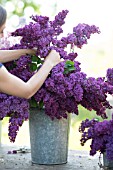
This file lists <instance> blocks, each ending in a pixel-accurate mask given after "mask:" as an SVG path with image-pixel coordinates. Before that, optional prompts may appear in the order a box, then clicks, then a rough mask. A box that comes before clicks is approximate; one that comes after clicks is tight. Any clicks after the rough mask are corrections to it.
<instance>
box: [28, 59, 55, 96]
mask: <svg viewBox="0 0 113 170" xmlns="http://www.w3.org/2000/svg"><path fill="white" fill-rule="evenodd" d="M52 68H53V65H52V63H50V62H49V61H46V62H45V63H44V64H43V65H42V67H41V68H40V70H39V71H38V72H37V73H36V74H35V75H34V76H32V77H31V78H30V79H29V80H28V82H27V87H29V90H28V91H29V92H30V93H29V95H28V96H27V98H30V97H31V96H33V95H34V94H35V93H36V92H37V91H38V90H39V89H40V87H41V86H42V84H43V83H44V81H45V80H46V78H47V76H48V74H49V72H50V71H51V69H52Z"/></svg>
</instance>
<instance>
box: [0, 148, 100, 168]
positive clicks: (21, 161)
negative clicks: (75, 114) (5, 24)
mask: <svg viewBox="0 0 113 170" xmlns="http://www.w3.org/2000/svg"><path fill="white" fill-rule="evenodd" d="M19 149H20V148H19V147H17V146H14V147H11V146H4V145H2V147H1V148H0V170H8V169H11V170H100V168H99V166H98V163H99V155H98V154H97V155H95V156H94V157H91V156H89V152H87V151H76V150H70V151H69V152H68V162H67V163H66V164H62V165H51V166H49V165H47V166H46V165H37V164H32V162H31V153H30V150H29V149H26V152H25V153H20V152H18V153H17V154H7V152H8V151H13V150H19ZM27 151H28V152H27Z"/></svg>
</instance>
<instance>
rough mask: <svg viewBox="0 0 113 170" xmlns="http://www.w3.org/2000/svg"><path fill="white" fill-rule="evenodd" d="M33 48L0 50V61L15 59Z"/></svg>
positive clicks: (30, 51)
mask: <svg viewBox="0 0 113 170" xmlns="http://www.w3.org/2000/svg"><path fill="white" fill-rule="evenodd" d="M32 53H33V50H29V49H18V50H0V62H1V63H5V62H8V61H12V60H16V59H18V58H20V56H22V55H26V54H32Z"/></svg>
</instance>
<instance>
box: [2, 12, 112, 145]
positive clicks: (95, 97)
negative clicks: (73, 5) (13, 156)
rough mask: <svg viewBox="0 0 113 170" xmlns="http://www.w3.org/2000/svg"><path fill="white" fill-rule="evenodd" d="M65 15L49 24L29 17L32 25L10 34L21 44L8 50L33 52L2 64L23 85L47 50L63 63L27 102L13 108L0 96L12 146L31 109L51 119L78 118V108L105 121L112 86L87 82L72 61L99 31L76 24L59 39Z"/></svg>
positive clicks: (40, 17) (43, 18)
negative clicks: (22, 81) (23, 49)
mask: <svg viewBox="0 0 113 170" xmlns="http://www.w3.org/2000/svg"><path fill="white" fill-rule="evenodd" d="M67 13H68V11H67V10H63V11H62V12H60V13H59V14H58V15H56V16H55V19H54V21H50V20H49V18H48V17H46V16H45V17H44V16H37V15H36V16H32V17H31V18H32V20H33V22H30V23H29V25H25V26H24V27H23V28H19V29H17V30H16V31H15V32H13V33H12V36H15V37H18V36H19V37H21V40H20V43H19V44H15V45H13V46H12V47H10V48H9V49H19V48H36V49H37V55H36V56H29V55H26V56H22V57H21V58H20V59H18V60H16V61H13V62H9V63H6V64H5V65H6V67H7V69H8V70H9V71H10V72H11V73H12V74H14V75H16V76H18V77H20V78H21V79H22V80H24V81H27V80H28V79H29V78H30V77H31V76H32V75H33V74H34V73H35V71H37V70H38V69H39V68H40V67H41V66H42V63H43V60H44V58H45V57H46V56H47V55H48V53H49V52H50V50H51V49H55V50H56V51H58V52H59V54H60V56H61V58H63V62H61V63H60V64H58V65H57V66H55V67H54V68H53V69H52V71H51V72H50V74H49V75H48V78H47V79H46V81H45V83H44V84H43V86H42V87H41V88H40V90H39V91H38V92H37V93H36V94H35V95H34V96H33V97H32V98H31V99H30V100H29V101H28V100H27V101H26V100H24V99H21V98H18V102H17V104H16V108H15V104H13V103H14V102H15V101H14V102H13V101H12V100H11V98H12V96H8V95H4V96H3V94H0V98H2V102H3V103H5V102H6V101H8V102H10V104H9V105H11V106H10V107H8V105H7V106H6V104H4V105H3V104H1V110H2V111H1V112H2V114H3V115H2V116H1V119H3V117H5V116H6V115H9V116H10V124H9V137H10V140H11V141H13V142H14V141H15V138H16V134H17V132H18V130H19V126H21V125H22V123H23V121H24V120H26V119H27V118H28V112H29V107H31V106H33V107H44V108H45V113H46V114H47V115H49V116H50V117H51V119H54V118H57V119H61V118H67V113H75V114H77V115H78V114H79V112H78V105H79V104H81V105H82V106H83V107H85V108H87V109H88V110H92V109H93V110H95V111H96V113H97V115H100V116H102V117H103V118H106V117H107V115H106V113H105V110H106V108H111V106H110V104H109V102H108V101H107V93H109V94H113V86H112V85H110V84H109V83H108V82H106V81H105V79H104V78H98V79H95V78H93V77H89V78H88V77H87V75H86V74H85V73H83V72H82V71H81V68H80V63H79V62H78V61H76V57H77V56H78V54H77V53H76V52H74V47H75V46H76V47H78V48H82V46H83V45H84V44H87V41H88V39H89V38H90V36H91V34H94V33H100V31H99V28H98V27H96V26H94V25H92V26H89V25H88V24H78V25H77V26H76V27H74V28H73V32H72V33H68V34H67V36H65V37H62V38H59V35H60V34H61V33H62V32H63V30H62V25H63V24H64V23H65V21H64V19H65V17H66V15H67ZM68 45H69V46H70V47H71V51H70V52H69V53H68V52H67V50H66V47H67V46H68ZM13 99H14V100H16V101H17V99H16V98H14V97H13ZM29 103H30V105H29ZM5 107H6V108H5ZM9 108H10V109H9ZM11 108H12V109H11ZM19 108H20V109H19ZM4 109H5V110H6V111H5V112H4ZM8 109H9V110H8ZM12 113H13V114H12Z"/></svg>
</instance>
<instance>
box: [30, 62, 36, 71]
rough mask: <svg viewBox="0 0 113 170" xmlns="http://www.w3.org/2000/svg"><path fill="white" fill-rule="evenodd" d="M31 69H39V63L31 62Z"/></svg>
mask: <svg viewBox="0 0 113 170" xmlns="http://www.w3.org/2000/svg"><path fill="white" fill-rule="evenodd" d="M30 70H31V71H36V70H37V64H36V63H31V64H30Z"/></svg>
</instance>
